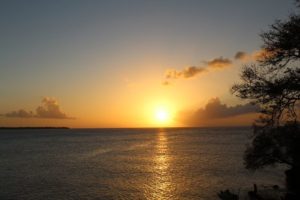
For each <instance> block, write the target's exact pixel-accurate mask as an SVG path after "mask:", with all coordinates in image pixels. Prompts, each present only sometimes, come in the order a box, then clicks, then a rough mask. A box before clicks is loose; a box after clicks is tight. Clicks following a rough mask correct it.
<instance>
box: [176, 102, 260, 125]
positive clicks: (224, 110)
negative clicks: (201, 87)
mask: <svg viewBox="0 0 300 200" xmlns="http://www.w3.org/2000/svg"><path fill="white" fill-rule="evenodd" d="M258 111H259V108H258V107H257V106H254V105H252V104H249V103H248V104H244V105H236V106H228V105H226V104H223V103H221V101H220V99H219V98H212V99H211V100H210V101H209V102H208V103H207V104H206V105H205V106H204V107H203V108H200V109H198V110H196V111H193V112H185V113H181V115H182V116H180V120H181V121H183V122H184V123H185V124H187V125H193V126H197V125H207V124H210V125H217V123H221V122H224V121H225V120H227V122H226V123H224V124H227V123H228V122H230V120H231V122H230V123H231V124H233V123H234V121H233V120H232V119H237V118H241V116H242V115H247V114H254V113H257V112H258ZM237 121H238V120H236V122H237Z"/></svg>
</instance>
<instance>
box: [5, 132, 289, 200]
mask: <svg viewBox="0 0 300 200" xmlns="http://www.w3.org/2000/svg"><path fill="white" fill-rule="evenodd" d="M249 135H251V129H249V128H167V129H155V128H153V129H44V130H43V129H41V130H39V129H24V130H21V129H20V130H0V199H1V200H8V199H16V200H19V199H20V200H40V199H41V200H44V199H47V200H50V199H51V200H52V199H53V200H64V199H66V200H68V199H70V200H71V199H72V200H76V199H80V200H81V199H83V200H85V199H99V200H102V199H103V200H109V199H133V200H134V199H151V200H152V199H153V200H154V199H162V200H164V199H174V200H175V199H187V200H191V199H208V200H211V199H218V198H217V193H218V192H219V191H220V190H225V189H231V190H232V191H235V192H237V193H238V191H239V190H245V189H246V188H250V189H251V188H252V185H253V183H256V184H258V185H259V186H260V185H274V184H277V185H280V186H281V185H283V184H284V174H283V169H281V168H280V169H279V168H268V169H263V170H260V171H257V172H250V171H248V170H246V169H245V168H244V165H243V153H244V150H245V149H246V144H247V143H249V141H250V140H249Z"/></svg>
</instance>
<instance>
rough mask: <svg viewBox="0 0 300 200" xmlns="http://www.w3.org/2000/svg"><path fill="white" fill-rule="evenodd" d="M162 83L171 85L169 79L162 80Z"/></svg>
mask: <svg viewBox="0 0 300 200" xmlns="http://www.w3.org/2000/svg"><path fill="white" fill-rule="evenodd" d="M162 84H163V85H171V83H170V81H163V82H162Z"/></svg>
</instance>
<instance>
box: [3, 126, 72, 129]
mask: <svg viewBox="0 0 300 200" xmlns="http://www.w3.org/2000/svg"><path fill="white" fill-rule="evenodd" d="M1 129H70V128H69V127H52V126H51V127H50V126H49V127H48V126H45V127H31V126H27V127H26V126H25V127H22V126H21V127H0V130H1Z"/></svg>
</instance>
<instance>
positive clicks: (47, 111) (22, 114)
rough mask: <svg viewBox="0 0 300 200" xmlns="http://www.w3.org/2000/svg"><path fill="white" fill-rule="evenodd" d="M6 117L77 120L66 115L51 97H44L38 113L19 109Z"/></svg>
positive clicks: (6, 114)
mask: <svg viewBox="0 0 300 200" xmlns="http://www.w3.org/2000/svg"><path fill="white" fill-rule="evenodd" d="M2 116H4V117H12V118H52V119H75V118H74V117H69V116H68V115H67V114H65V113H64V112H63V111H62V110H61V108H60V106H59V104H58V102H57V100H56V99H55V98H51V97H44V98H43V99H42V102H41V105H40V106H38V107H37V108H36V112H35V113H34V112H32V111H26V110H24V109H19V110H17V111H11V112H8V113H5V114H3V115H2Z"/></svg>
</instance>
